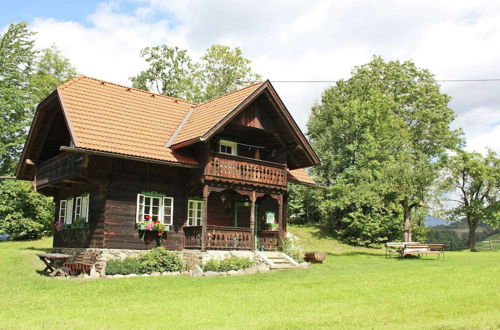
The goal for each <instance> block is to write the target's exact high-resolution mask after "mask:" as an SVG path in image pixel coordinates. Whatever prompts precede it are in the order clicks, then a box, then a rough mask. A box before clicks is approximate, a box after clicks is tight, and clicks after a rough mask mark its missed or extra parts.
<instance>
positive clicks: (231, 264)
mask: <svg viewBox="0 0 500 330" xmlns="http://www.w3.org/2000/svg"><path fill="white" fill-rule="evenodd" d="M253 265H254V263H253V261H252V260H250V259H248V258H241V257H230V258H227V259H223V260H220V261H219V260H215V259H212V260H209V261H207V263H206V264H204V265H203V271H205V272H208V271H212V272H228V271H230V270H240V269H246V268H250V267H252V266H253Z"/></svg>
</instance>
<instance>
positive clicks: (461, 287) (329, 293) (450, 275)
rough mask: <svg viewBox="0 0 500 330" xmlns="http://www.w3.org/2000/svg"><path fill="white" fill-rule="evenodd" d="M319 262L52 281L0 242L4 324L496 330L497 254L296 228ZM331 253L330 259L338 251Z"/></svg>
mask: <svg viewBox="0 0 500 330" xmlns="http://www.w3.org/2000/svg"><path fill="white" fill-rule="evenodd" d="M290 231H291V232H293V233H295V234H296V235H298V236H300V237H302V239H303V242H304V243H305V245H306V248H308V249H322V250H327V251H329V252H331V254H330V255H329V256H328V258H327V261H326V263H325V264H323V265H313V266H312V267H311V268H310V269H307V270H291V271H290V270H289V271H279V272H272V273H266V274H256V275H246V276H240V277H217V278H190V277H173V276H171V277H149V278H143V277H135V278H123V279H112V280H107V279H99V280H81V279H76V280H75V279H72V280H68V279H53V278H47V277H43V276H40V275H38V273H37V272H36V270H41V269H43V265H42V263H41V262H40V261H39V260H38V259H37V258H36V256H35V254H36V253H38V252H39V251H41V250H43V249H47V248H49V247H50V245H51V241H50V240H49V239H44V240H41V241H36V242H15V243H14V242H1V243H0V262H1V265H0V266H1V267H0V294H1V296H0V297H1V298H0V328H40V327H46V328H60V327H69V328H318V327H324V328H331V327H336V328H359V327H361V328H405V329H408V328H411V329H421V328H439V329H443V328H444V329H448V328H499V327H500V308H499V306H500V294H499V288H500V253H499V252H496V251H494V252H479V253H472V252H450V253H447V254H446V260H445V261H444V262H441V261H437V260H435V256H430V257H429V258H427V259H409V260H399V259H396V258H392V259H385V257H384V256H383V255H382V254H381V251H378V250H370V249H356V248H351V247H348V246H345V245H342V244H340V243H338V242H336V241H333V240H331V239H328V238H324V239H320V240H318V239H317V237H315V235H314V232H315V230H314V229H311V228H296V227H295V228H294V227H292V228H290ZM332 253H333V254H332Z"/></svg>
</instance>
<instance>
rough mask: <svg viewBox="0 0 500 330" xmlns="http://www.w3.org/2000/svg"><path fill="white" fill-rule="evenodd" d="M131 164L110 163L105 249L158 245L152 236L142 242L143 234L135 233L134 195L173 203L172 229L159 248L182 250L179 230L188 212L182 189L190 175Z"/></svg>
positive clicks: (105, 219)
mask: <svg viewBox="0 0 500 330" xmlns="http://www.w3.org/2000/svg"><path fill="white" fill-rule="evenodd" d="M130 162H131V161H127V160H121V159H114V160H113V164H112V168H113V171H112V173H110V176H111V177H110V183H109V185H108V189H107V196H106V204H105V212H104V229H105V232H104V247H105V248H111V249H150V248H153V247H156V246H158V245H159V240H158V238H157V236H155V235H154V232H151V233H150V232H147V233H146V235H145V236H144V240H142V232H139V231H138V230H137V229H136V208H137V194H140V193H143V192H155V193H159V194H163V195H165V196H166V197H173V199H174V213H173V226H171V228H170V231H168V232H166V233H165V234H164V235H163V239H162V240H161V246H163V247H165V248H166V249H170V250H181V249H183V244H184V233H183V230H182V226H183V225H184V222H185V220H186V209H187V200H186V193H185V187H186V184H187V182H188V181H189V179H190V176H191V175H192V174H191V171H189V170H188V169H184V168H179V167H167V166H163V167H162V166H159V165H155V164H148V163H138V162H135V164H130Z"/></svg>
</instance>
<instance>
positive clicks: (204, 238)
mask: <svg viewBox="0 0 500 330" xmlns="http://www.w3.org/2000/svg"><path fill="white" fill-rule="evenodd" d="M209 194H210V191H209V190H208V185H204V186H203V212H202V215H201V250H202V251H206V250H207V220H208V219H207V218H208V195H209Z"/></svg>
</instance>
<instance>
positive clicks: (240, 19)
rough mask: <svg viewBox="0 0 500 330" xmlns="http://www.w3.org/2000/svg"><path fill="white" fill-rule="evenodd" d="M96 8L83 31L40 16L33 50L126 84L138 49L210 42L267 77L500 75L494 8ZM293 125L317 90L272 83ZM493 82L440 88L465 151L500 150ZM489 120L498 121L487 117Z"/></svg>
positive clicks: (498, 100) (427, 1)
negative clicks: (238, 53)
mask: <svg viewBox="0 0 500 330" xmlns="http://www.w3.org/2000/svg"><path fill="white" fill-rule="evenodd" d="M119 5H120V3H119V2H118V4H102V5H100V6H98V7H97V8H96V11H95V13H94V14H93V15H91V16H90V17H88V23H89V24H87V25H82V24H78V23H75V22H64V21H56V20H53V19H38V20H35V21H34V22H33V27H34V29H35V30H37V31H38V32H39V34H38V36H37V38H38V41H37V42H38V45H39V46H41V47H47V46H49V45H50V44H51V43H54V42H55V43H56V44H57V45H58V47H59V48H60V49H61V50H62V52H63V53H64V54H65V55H66V56H67V57H69V58H70V59H71V61H72V62H73V63H74V64H75V65H76V66H77V68H78V69H79V71H80V72H82V73H84V74H86V75H90V76H95V77H98V78H102V79H107V80H111V81H115V82H118V83H124V84H128V77H130V76H132V75H135V74H136V73H138V72H139V71H140V70H141V69H142V68H143V66H144V64H143V63H142V61H141V60H140V58H139V50H140V49H141V48H143V47H145V46H151V45H157V44H161V43H167V44H171V45H177V46H180V47H182V48H187V49H188V50H189V52H190V54H191V55H192V56H193V57H197V56H199V55H201V54H202V53H203V51H204V50H205V49H206V48H208V47H209V46H210V45H211V44H214V43H223V44H228V45H231V46H239V47H241V48H242V50H243V52H244V54H245V56H247V57H248V58H250V59H251V60H252V62H253V63H252V66H253V67H254V69H255V71H256V72H258V73H260V74H261V75H262V76H263V77H265V78H270V79H274V80H277V79H279V80H315V79H328V80H336V79H339V78H346V77H348V76H349V73H350V71H351V70H352V68H353V67H354V66H356V65H360V64H363V63H366V62H367V61H369V60H370V58H371V56H372V55H373V54H380V55H382V56H383V57H384V58H386V59H401V60H406V59H413V60H414V61H415V62H416V64H417V65H418V66H420V67H425V68H428V69H430V70H431V72H433V73H435V74H436V76H437V77H438V78H442V79H443V78H444V79H453V78H483V77H486V78H488V77H500V62H498V58H500V25H499V24H498V22H499V21H500V3H496V2H493V1H488V0H480V1H474V2H471V1H467V0H457V1H452V0H447V1H434V0H424V1H417V0H414V1H401V2H394V1H390V0H379V1H372V2H367V1H361V0H353V1H335V2H333V1H314V2H311V1H309V2H305V1H298V0H293V1H287V2H282V1H278V0H267V1H242V0H239V1H235V0H221V1H217V2H211V1H196V0H186V1H173V0H141V1H138V7H137V8H136V9H135V10H133V11H131V12H129V13H123V12H120V8H119ZM275 87H276V89H277V91H278V93H279V94H280V95H281V97H282V99H283V101H284V102H285V104H286V105H287V107H288V108H289V110H290V111H291V112H292V114H293V116H294V118H295V119H296V120H297V122H298V123H299V125H300V126H301V127H302V128H303V129H304V130H305V124H306V121H307V116H308V113H309V110H310V107H311V105H312V104H313V103H314V102H315V101H317V100H319V99H320V97H321V92H322V91H323V90H324V88H325V87H326V85H324V84H284V83H283V84H275ZM499 88H500V83H498V82H497V83H455V84H452V83H443V91H444V92H446V93H448V94H449V95H451V96H452V97H453V101H452V103H451V107H452V108H453V109H454V110H456V111H457V113H458V118H457V122H456V123H455V126H460V127H463V128H464V131H465V133H466V136H467V140H468V148H475V149H478V150H480V149H481V150H482V149H484V146H487V145H488V146H490V147H492V148H494V149H495V150H496V151H498V152H500V145H499V142H498V141H500V135H499V132H498V129H499V128H498V125H496V126H495V125H493V124H492V123H495V122H497V121H498V113H500V94H499V93H498V92H497V91H498V89H499ZM494 118H496V119H494Z"/></svg>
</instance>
